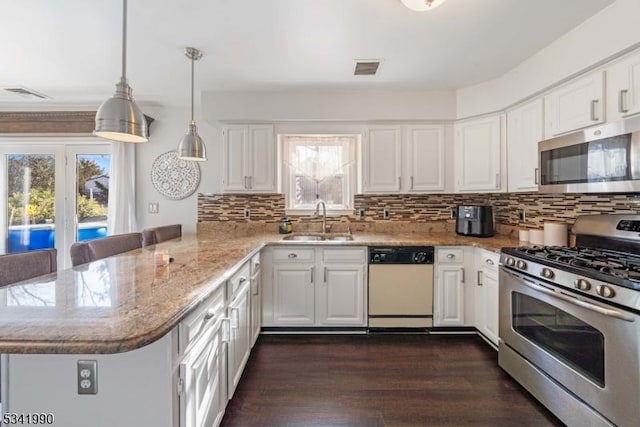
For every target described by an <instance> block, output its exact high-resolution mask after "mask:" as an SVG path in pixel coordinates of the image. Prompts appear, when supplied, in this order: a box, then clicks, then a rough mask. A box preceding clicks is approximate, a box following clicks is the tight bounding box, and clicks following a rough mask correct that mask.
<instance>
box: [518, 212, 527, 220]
mask: <svg viewBox="0 0 640 427" xmlns="http://www.w3.org/2000/svg"><path fill="white" fill-rule="evenodd" d="M518 219H519V220H520V221H525V220H526V219H527V215H526V214H525V210H524V209H522V210H521V211H518Z"/></svg>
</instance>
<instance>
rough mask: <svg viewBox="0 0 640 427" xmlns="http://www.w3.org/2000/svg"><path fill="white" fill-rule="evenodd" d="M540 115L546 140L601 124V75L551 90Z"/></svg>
mask: <svg viewBox="0 0 640 427" xmlns="http://www.w3.org/2000/svg"><path fill="white" fill-rule="evenodd" d="M544 112H545V120H544V121H545V129H544V130H545V135H546V137H547V138H548V137H550V136H553V135H559V134H562V133H566V132H570V131H574V130H577V129H582V128H585V127H588V126H592V125H596V124H599V123H604V119H605V117H604V112H605V110H604V72H603V71H597V72H594V73H591V74H589V75H587V76H584V77H581V78H579V79H575V80H572V81H571V82H570V83H568V84H566V85H564V86H561V87H559V88H557V89H554V90H553V91H552V92H551V93H549V94H548V95H546V96H545V97H544Z"/></svg>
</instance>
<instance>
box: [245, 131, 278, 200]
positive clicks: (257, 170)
mask: <svg viewBox="0 0 640 427" xmlns="http://www.w3.org/2000/svg"><path fill="white" fill-rule="evenodd" d="M273 133H274V130H273V125H251V126H249V149H248V150H247V156H248V163H249V164H250V167H249V169H248V170H249V172H248V178H247V187H248V190H250V191H275V190H276V144H275V138H274V135H273Z"/></svg>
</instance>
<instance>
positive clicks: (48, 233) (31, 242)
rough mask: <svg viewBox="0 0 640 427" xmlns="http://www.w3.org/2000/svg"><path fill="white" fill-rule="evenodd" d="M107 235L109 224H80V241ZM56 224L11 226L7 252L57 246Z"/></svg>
mask: <svg viewBox="0 0 640 427" xmlns="http://www.w3.org/2000/svg"><path fill="white" fill-rule="evenodd" d="M106 236H107V225H106V224H105V223H103V222H100V223H87V224H79V226H78V241H79V242H82V241H83V240H91V239H97V238H100V237H106ZM55 243H56V242H55V225H54V224H34V225H16V226H12V227H9V242H8V248H7V253H13V252H24V251H33V250H36V249H48V248H53V247H55Z"/></svg>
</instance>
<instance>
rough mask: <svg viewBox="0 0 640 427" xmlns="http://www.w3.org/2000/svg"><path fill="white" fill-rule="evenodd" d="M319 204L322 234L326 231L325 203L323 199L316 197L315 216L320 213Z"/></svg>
mask: <svg viewBox="0 0 640 427" xmlns="http://www.w3.org/2000/svg"><path fill="white" fill-rule="evenodd" d="M320 205H322V234H325V233H326V232H327V205H326V204H325V203H324V200H320V199H318V201H317V202H316V213H315V215H316V217H317V216H318V215H319V214H320Z"/></svg>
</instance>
